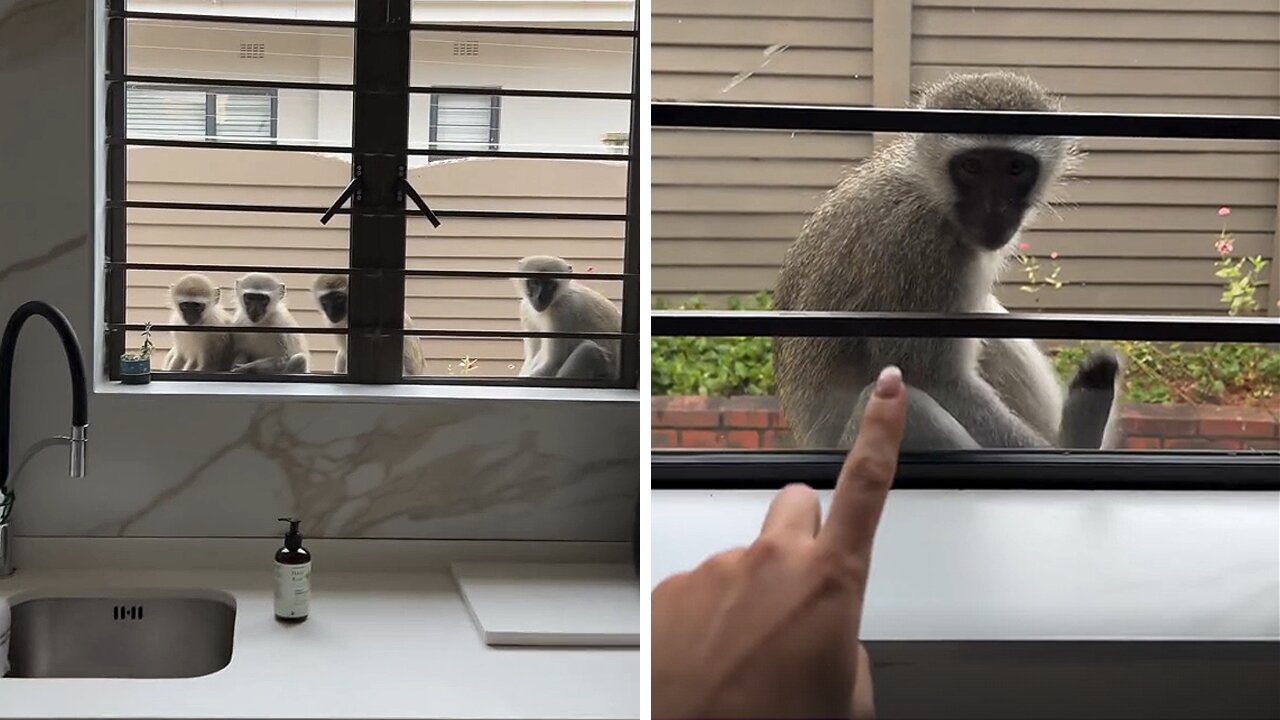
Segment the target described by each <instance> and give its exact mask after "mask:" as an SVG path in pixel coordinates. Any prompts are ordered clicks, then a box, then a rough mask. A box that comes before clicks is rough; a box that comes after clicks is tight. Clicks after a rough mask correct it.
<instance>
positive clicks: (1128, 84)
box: [652, 0, 1280, 314]
mask: <svg viewBox="0 0 1280 720" xmlns="http://www.w3.org/2000/svg"><path fill="white" fill-rule="evenodd" d="M653 7H654V21H653V37H654V39H653V42H654V50H653V73H654V75H653V96H654V99H655V100H659V101H664V100H665V101H703V102H707V101H711V102H716V101H725V102H770V103H804V104H819V105H880V106H900V105H902V104H904V103H905V102H906V101H907V99H908V98H909V95H910V93H909V90H910V88H911V87H913V86H914V85H915V84H918V83H921V82H925V81H930V80H935V79H937V78H940V77H943V76H944V75H946V74H947V73H950V72H953V71H965V70H983V69H994V68H1007V69H1011V70H1016V71H1021V72H1025V73H1027V74H1030V75H1031V76H1033V77H1035V78H1037V79H1039V80H1040V81H1041V82H1043V83H1044V84H1046V85H1047V86H1049V87H1050V88H1051V89H1052V90H1054V91H1055V92H1059V93H1061V94H1063V95H1064V96H1065V98H1066V102H1067V105H1068V107H1069V108H1071V109H1075V110H1080V111H1121V112H1186V113H1215V114H1216V113H1226V114H1266V115H1276V114H1280V2H1277V1H1276V0H1230V1H1228V2H1220V3H1206V2H1200V1H1199V0H793V1H792V2H789V3H785V4H784V3H777V2H766V1H765V0H705V1H704V2H699V3H690V2H686V1H685V0H654V4H653ZM779 46H782V47H781V48H779ZM770 48H773V49H774V51H773V53H772V54H767V53H768V49H770ZM745 73H750V75H749V76H747V77H745V79H744V78H743V75H742V74H745ZM874 140H878V138H877V139H873V138H871V137H867V136H843V137H841V136H834V135H819V134H812V133H809V134H805V133H794V134H793V133H790V132H786V133H777V132H732V131H729V132H720V131H690V130H655V131H654V139H653V152H654V163H653V213H654V220H653V243H654V244H653V253H652V258H653V263H654V269H653V289H654V293H655V295H657V296H661V297H664V298H668V299H673V300H680V299H683V298H686V297H688V296H691V295H702V296H704V297H706V298H708V299H710V300H713V301H719V300H722V299H723V298H724V297H725V296H728V295H738V296H744V295H749V294H751V293H753V292H756V291H759V290H764V289H769V288H771V287H772V286H773V282H774V278H775V275H776V270H777V266H778V263H779V262H780V260H781V258H782V254H783V252H784V250H785V249H786V247H787V246H788V245H789V244H790V242H791V241H792V240H793V239H794V238H795V235H796V233H797V232H798V231H799V229H800V226H801V224H802V223H803V221H804V218H805V217H806V215H807V214H808V213H809V212H810V211H811V210H812V208H813V207H814V205H815V204H816V203H817V202H818V200H819V198H820V197H821V196H822V194H823V193H825V192H826V191H827V190H828V189H829V188H830V187H831V186H832V185H834V184H835V182H836V181H837V180H838V179H839V177H840V175H841V173H842V172H843V171H844V170H845V169H847V168H848V167H849V166H850V165H851V164H853V163H856V162H857V161H859V160H860V159H862V158H864V157H866V156H867V154H868V153H869V152H870V151H871V149H872V147H873V141H874ZM1084 146H1085V149H1086V150H1087V151H1088V153H1089V155H1088V157H1087V158H1086V159H1085V161H1084V164H1083V165H1082V168H1081V170H1080V173H1079V176H1078V177H1077V178H1075V180H1076V182H1074V183H1073V184H1072V185H1071V186H1070V188H1069V190H1068V192H1067V195H1066V199H1067V200H1068V204H1066V205H1064V206H1062V207H1060V208H1059V210H1058V214H1057V216H1054V215H1052V214H1050V215H1048V216H1045V217H1043V218H1041V219H1040V220H1039V221H1038V223H1037V225H1036V226H1035V229H1034V230H1033V231H1032V232H1030V233H1029V234H1028V236H1027V237H1026V238H1025V240H1026V241H1027V242H1028V243H1030V245H1031V252H1032V254H1037V255H1041V256H1043V255H1047V254H1048V253H1049V252H1050V251H1057V252H1058V253H1059V254H1060V255H1061V262H1062V279H1063V280H1066V281H1068V282H1069V283H1071V284H1070V285H1069V286H1068V287H1064V288H1062V289H1060V290H1052V289H1046V290H1043V291H1041V292H1039V293H1036V294H1028V293H1023V292H1019V291H1018V290H1017V287H1018V284H1019V280H1020V279H1021V277H1020V276H1019V274H1018V273H1017V268H1016V266H1015V267H1014V268H1013V269H1011V271H1010V273H1009V274H1008V275H1007V276H1006V281H1007V282H1006V284H1005V285H1004V286H1003V287H1002V292H1001V295H1002V297H1003V298H1004V299H1005V300H1006V301H1007V302H1008V303H1009V304H1011V305H1012V306H1013V307H1015V308H1031V307H1043V308H1046V309H1051V310H1059V311H1095V312H1096V311H1112V310H1114V311H1121V312H1150V313H1201V312H1208V313H1220V312H1223V307H1224V306H1223V305H1222V304H1221V303H1220V302H1219V295H1220V293H1221V286H1220V284H1219V281H1218V280H1217V278H1215V277H1214V276H1213V261H1214V259H1215V258H1216V253H1215V251H1214V248H1213V242H1214V240H1215V238H1216V235H1217V233H1218V231H1219V230H1220V229H1221V222H1220V220H1221V219H1220V218H1219V217H1218V214H1217V210H1218V208H1219V207H1220V206H1223V205H1228V206H1230V207H1231V208H1232V214H1231V216H1230V218H1229V228H1230V229H1231V230H1232V231H1233V232H1234V233H1235V235H1236V246H1235V251H1236V254H1237V255H1239V254H1249V255H1263V256H1266V257H1268V258H1272V259H1276V258H1277V256H1278V255H1280V253H1278V252H1277V246H1280V235H1278V234H1277V226H1276V215H1277V205H1280V144H1278V143H1273V142H1269V143H1261V142H1253V143H1233V142H1207V141H1181V140H1168V141H1152V140H1131V139H1097V140H1089V141H1086V142H1085V143H1084ZM1041 263H1042V265H1043V266H1046V267H1047V265H1048V262H1047V258H1043V257H1042V258H1041ZM1277 286H1280V262H1273V263H1272V265H1271V268H1270V271H1269V287H1267V288H1263V290H1262V292H1261V294H1260V299H1261V300H1263V301H1264V302H1265V307H1267V308H1269V309H1270V311H1271V312H1272V313H1273V314H1275V313H1276V312H1277V308H1276V302H1277V300H1280V292H1277V291H1275V290H1274V288H1276V287H1277Z"/></svg>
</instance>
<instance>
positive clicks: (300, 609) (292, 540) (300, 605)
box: [275, 518, 311, 622]
mask: <svg viewBox="0 0 1280 720" xmlns="http://www.w3.org/2000/svg"><path fill="white" fill-rule="evenodd" d="M280 522H287V523H289V532H288V533H287V534H286V535H285V536H284V546H283V547H281V548H280V549H279V550H277V551H276V576H275V611H276V619H277V620H281V621H283V622H302V621H303V620H306V619H307V615H308V614H310V612H311V553H309V552H307V549H306V548H304V547H302V533H301V532H299V530H298V526H299V525H301V524H302V521H301V520H294V519H292V518H280Z"/></svg>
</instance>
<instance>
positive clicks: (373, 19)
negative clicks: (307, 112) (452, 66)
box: [104, 0, 641, 389]
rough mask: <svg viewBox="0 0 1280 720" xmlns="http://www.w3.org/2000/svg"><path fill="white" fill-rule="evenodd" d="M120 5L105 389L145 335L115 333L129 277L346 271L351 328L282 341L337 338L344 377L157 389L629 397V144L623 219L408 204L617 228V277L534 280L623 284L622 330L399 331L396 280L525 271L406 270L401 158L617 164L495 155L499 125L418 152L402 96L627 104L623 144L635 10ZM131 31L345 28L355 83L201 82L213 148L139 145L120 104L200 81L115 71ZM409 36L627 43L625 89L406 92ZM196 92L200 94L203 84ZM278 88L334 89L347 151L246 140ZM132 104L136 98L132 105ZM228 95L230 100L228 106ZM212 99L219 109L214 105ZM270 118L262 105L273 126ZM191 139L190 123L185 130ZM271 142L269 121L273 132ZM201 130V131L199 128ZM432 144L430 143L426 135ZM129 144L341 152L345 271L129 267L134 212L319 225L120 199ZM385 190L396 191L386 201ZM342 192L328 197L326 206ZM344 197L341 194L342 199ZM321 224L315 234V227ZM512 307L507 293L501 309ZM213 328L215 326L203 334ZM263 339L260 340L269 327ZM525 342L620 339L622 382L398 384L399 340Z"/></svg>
mask: <svg viewBox="0 0 1280 720" xmlns="http://www.w3.org/2000/svg"><path fill="white" fill-rule="evenodd" d="M127 3H128V0H106V78H105V84H104V92H105V98H106V110H107V117H106V142H107V148H106V203H105V218H106V227H105V230H106V232H105V237H106V245H107V247H106V256H107V262H106V267H105V273H106V294H105V296H106V312H105V317H106V327H105V333H106V343H107V345H106V347H107V353H106V363H107V367H106V368H105V370H106V372H107V375H108V377H109V378H111V379H113V380H117V379H119V377H120V368H119V365H118V358H119V357H120V355H121V354H122V353H123V352H124V350H125V334H126V333H127V332H130V331H138V330H141V329H143V327H144V326H143V325H141V324H138V323H128V322H126V307H127V305H126V292H127V285H126V275H127V273H128V271H130V270H168V271H182V272H252V271H262V272H272V273H280V274H286V273H287V274H306V275H317V274H323V273H337V274H344V275H346V276H347V277H348V283H349V293H350V300H349V317H348V325H349V327H348V328H346V329H345V330H344V329H331V328H328V327H300V328H296V329H294V330H293V332H298V333H301V334H304V335H339V334H344V335H345V336H346V338H347V347H348V351H347V354H348V371H347V374H346V375H345V376H343V375H325V374H313V375H305V376H297V375H292V376H251V375H244V374H229V373H190V372H184V373H166V372H159V371H153V378H154V379H156V380H159V381H163V380H171V379H180V380H184V381H185V380H197V381H199V380H205V381H214V380H223V381H225V380H236V381H253V380H268V381H282V380H287V381H290V382H347V383H362V384H389V383H414V384H470V385H516V386H570V387H585V388H590V387H599V388H624V389H636V388H638V386H639V377H640V361H639V337H640V312H639V305H638V303H639V300H640V298H639V294H640V251H639V243H640V223H639V211H640V208H639V202H640V193H639V174H640V162H639V158H640V151H641V148H640V144H639V143H638V142H635V141H634V140H633V141H632V142H631V144H630V147H629V148H628V152H627V156H626V158H625V160H626V163H627V165H626V168H627V170H626V173H627V174H626V188H627V190H626V210H625V212H624V213H579V212H537V211H526V210H520V211H516V210H483V211H482V210H451V209H448V208H437V209H435V210H434V212H431V211H430V210H429V208H427V207H426V204H425V203H424V204H421V205H419V208H420V210H421V211H422V214H423V215H425V216H427V217H428V218H429V219H430V218H433V217H434V218H436V219H438V220H440V221H441V222H448V221H449V220H450V219H453V218H486V219H534V220H539V219H542V220H573V221H586V222H608V223H623V224H624V225H625V234H624V250H623V263H622V264H623V271H622V272H621V273H614V274H611V273H591V274H587V273H564V274H544V275H542V276H543V277H560V278H580V279H591V280H600V281H620V282H621V283H622V296H623V302H622V328H621V331H620V332H616V333H523V332H514V331H513V332H504V331H492V330H442V329H431V328H426V329H406V328H405V327H404V319H403V318H404V305H405V279H406V278H411V277H412V278H493V277H501V278H515V277H526V276H528V275H529V273H519V272H514V271H513V272H492V271H463V270H444V269H430V268H428V269H421V270H416V269H407V268H406V258H405V250H406V219H407V215H408V214H409V212H408V211H406V209H405V196H406V195H408V196H409V198H410V199H412V200H415V203H416V198H414V196H415V195H416V192H409V190H411V189H409V188H405V187H404V185H405V184H404V183H403V182H402V180H403V179H404V178H405V174H406V170H407V166H408V158H409V156H422V155H430V156H436V155H440V156H453V157H456V156H469V157H499V158H535V159H551V160H555V159H565V160H581V159H599V160H618V159H619V157H618V155H617V154H616V153H604V152H599V153H596V152H532V151H513V152H505V151H502V150H500V149H498V148H497V147H496V143H497V135H496V133H497V122H496V117H495V121H494V122H493V123H492V124H491V126H492V134H491V136H490V137H491V142H490V146H489V147H487V148H482V149H470V148H468V149H429V150H428V149H424V150H414V149H411V148H410V147H409V104H410V98H411V96H412V95H413V94H415V93H417V94H430V95H431V96H432V97H439V96H472V95H477V94H479V95H482V96H484V97H486V98H492V100H491V101H490V102H491V104H492V107H493V108H495V111H496V108H498V107H499V106H500V102H501V98H503V97H537V98H549V99H574V98H599V99H611V100H618V101H626V102H627V103H628V104H629V108H630V112H629V117H630V130H631V137H632V138H635V137H637V129H638V128H639V120H640V115H639V112H640V111H639V94H640V63H639V49H640V41H641V38H640V15H639V12H640V9H639V8H640V3H636V13H635V16H634V18H633V21H632V26H631V28H629V29H612V28H594V27H541V26H537V27H535V26H520V25H503V24H495V25H484V24H457V23H414V22H412V21H411V9H412V7H411V6H412V2H411V0H356V4H355V11H356V12H355V19H354V20H352V21H333V20H318V19H304V18H288V17H250V16H234V15H214V16H211V15H206V14H192V13H170V12H152V11H138V10H130V9H129V8H128V5H127ZM138 20H167V21H182V22H191V23H200V24H204V25H212V26H219V25H225V26H238V25H250V26H255V25H256V26H264V27H279V26H287V27H300V28H329V29H345V30H350V31H352V32H353V34H354V53H353V67H354V70H353V82H352V83H350V84H343V83H323V82H295V81H275V80H231V79H218V80H210V81H208V87H211V88H212V87H215V86H216V89H217V91H218V92H221V93H222V94H221V95H214V96H213V97H214V98H215V102H214V103H213V104H214V108H213V110H212V111H210V112H208V113H207V114H206V118H205V122H206V123H207V122H209V119H208V118H209V117H212V121H213V122H214V123H215V125H214V127H213V132H211V133H207V134H209V135H212V136H214V139H213V140H205V139H187V138H180V137H154V136H145V133H144V135H143V136H140V135H139V134H138V132H137V131H136V130H137V128H132V129H131V128H130V127H129V122H128V117H127V115H128V112H129V104H130V103H129V97H130V94H131V93H137V92H138V91H137V90H136V88H138V87H143V86H145V87H148V88H156V87H161V88H170V89H190V88H191V87H192V86H193V84H194V83H200V82H203V79H199V80H198V79H195V78H189V77H173V76H163V75H138V74H132V73H129V72H128V69H127V67H128V66H127V63H126V52H127V35H128V30H129V26H130V23H131V22H132V21H138ZM414 33H490V34H507V35H549V36H566V37H571V36H582V37H615V38H626V39H630V45H631V58H632V71H631V77H630V89H629V90H628V91H625V92H575V91H556V90H530V89H521V90H514V89H513V90H508V89H496V88H484V89H476V88H467V87H459V88H453V87H445V86H431V87H416V86H411V84H410V81H409V67H410V48H411V38H412V36H413V34H414ZM199 87H201V88H205V87H206V86H205V85H200V86H199ZM281 90H313V91H339V92H346V93H350V94H351V96H352V105H353V108H352V141H351V144H350V145H324V144H293V143H280V142H274V143H264V142H261V140H260V139H259V138H258V136H256V135H255V134H254V133H255V132H257V131H258V130H260V127H261V123H255V122H253V121H251V120H249V119H248V115H247V113H250V112H252V109H251V108H253V107H257V109H258V110H259V111H260V110H261V107H260V106H253V105H252V103H251V102H250V101H249V100H247V99H240V98H241V95H243V96H244V98H247V97H249V95H250V94H253V93H257V94H259V95H264V94H270V95H271V96H272V97H273V98H274V93H277V92H279V91H281ZM136 97H137V96H136V95H135V96H134V99H135V100H136ZM232 97H235V98H237V99H235V100H231V98H232ZM218 98H225V99H224V100H223V101H222V102H221V103H219V102H217V99H218ZM277 113H278V108H276V107H275V103H274V100H273V118H274V117H275V115H276V114H277ZM189 124H190V125H191V127H192V128H193V129H194V128H195V121H194V120H192V121H191V122H190V123H189ZM272 125H273V127H272V136H273V137H274V135H275V127H274V125H275V121H274V119H273V121H272ZM205 130H206V131H207V130H208V125H207V124H206V127H205ZM433 139H434V138H433ZM131 146H152V147H183V148H233V149H248V150H285V151H291V150H292V151H304V152H315V153H339V154H344V155H349V156H350V157H351V161H352V176H353V178H352V179H353V187H354V186H355V181H361V182H362V183H363V185H364V187H366V188H369V190H368V191H365V192H354V193H352V195H351V196H350V206H349V207H342V206H341V203H338V204H335V206H334V207H332V208H330V209H329V211H330V213H335V214H343V215H347V216H349V217H350V221H351V222H350V225H351V230H350V256H349V263H348V265H349V266H348V267H341V268H316V267H264V266H251V265H209V264H205V265H196V264H177V263H172V264H171V263H139V262H130V260H129V257H128V237H127V233H128V227H127V216H128V213H129V211H130V210H132V209H165V210H199V211H207V212H238V213H260V212H270V213H295V214H312V215H314V216H315V217H316V218H317V220H319V219H320V218H321V217H322V216H324V215H325V214H326V209H325V208H323V207H303V206H289V205H269V204H247V203H198V202H168V201H150V200H131V199H130V198H129V197H128V187H127V172H126V161H127V155H126V150H127V148H128V147H131ZM386 188H395V190H386ZM341 190H342V189H341V188H335V190H334V194H335V196H337V195H338V194H339V192H340V191H341ZM344 198H345V196H344ZM317 227H318V226H317ZM512 300H513V305H514V300H515V298H514V296H513V298H512ZM151 329H152V331H154V332H167V331H173V330H179V331H183V332H202V331H204V330H202V329H200V328H190V327H186V326H170V325H156V324H153V325H152V326H151ZM211 330H212V328H211ZM246 330H247V331H249V332H256V331H257V330H255V329H253V328H237V329H236V332H237V333H238V332H242V331H246ZM266 331H268V332H269V331H270V330H266ZM419 337H442V338H449V337H453V338H526V337H543V338H548V337H552V338H553V337H581V338H590V339H597V340H619V341H620V344H621V347H622V350H621V357H620V363H621V372H620V375H619V377H618V378H617V379H615V380H582V379H573V380H569V379H557V378H502V377H485V378H473V377H466V376H462V377H458V376H455V377H436V376H431V377H425V376H424V377H405V376H404V375H403V368H402V359H401V348H402V342H403V340H404V339H405V338H419Z"/></svg>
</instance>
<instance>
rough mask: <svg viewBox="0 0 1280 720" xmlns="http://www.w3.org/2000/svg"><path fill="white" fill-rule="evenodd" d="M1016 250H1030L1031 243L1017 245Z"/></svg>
mask: <svg viewBox="0 0 1280 720" xmlns="http://www.w3.org/2000/svg"><path fill="white" fill-rule="evenodd" d="M1018 249H1019V250H1021V251H1022V252H1026V251H1028V250H1030V249H1031V243H1018Z"/></svg>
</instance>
